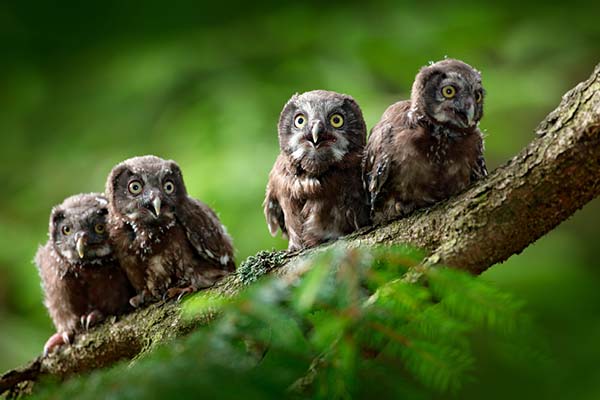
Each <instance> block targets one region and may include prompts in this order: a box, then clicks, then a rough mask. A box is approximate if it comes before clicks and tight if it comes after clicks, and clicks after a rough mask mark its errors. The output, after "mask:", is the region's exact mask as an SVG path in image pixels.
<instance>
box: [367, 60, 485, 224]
mask: <svg viewBox="0 0 600 400" xmlns="http://www.w3.org/2000/svg"><path fill="white" fill-rule="evenodd" d="M484 94H485V92H484V90H483V87H482V85H481V75H480V73H479V72H478V71H477V70H475V69H474V68H472V67H471V66H469V65H467V64H465V63H464V62H462V61H459V60H453V59H446V60H443V61H439V62H437V63H434V64H431V65H429V66H426V67H423V68H421V70H420V71H419V73H418V74H417V76H416V78H415V81H414V83H413V86H412V92H411V98H410V100H406V101H400V102H398V103H395V104H393V105H391V106H390V107H389V108H388V109H387V110H386V111H385V113H384V114H383V116H382V117H381V120H380V121H379V122H378V123H377V124H376V125H375V126H374V127H373V130H372V132H371V135H370V137H369V141H368V143H367V147H366V151H365V157H364V163H363V168H364V182H365V187H366V189H367V191H368V194H369V203H370V206H371V217H372V219H373V222H374V223H375V224H380V223H383V222H385V221H388V220H390V219H393V218H396V217H401V216H405V215H407V214H409V213H411V212H412V211H413V210H415V209H418V208H422V207H427V206H430V205H432V204H434V203H436V202H439V201H441V200H444V199H447V198H448V197H450V196H453V195H455V194H457V193H459V192H461V191H462V190H463V189H465V188H466V187H467V186H469V184H471V183H472V182H473V181H475V180H477V179H479V178H481V177H484V176H486V175H487V169H486V166H485V160H484V158H483V137H482V134H481V131H480V130H479V121H480V120H481V117H482V116H483V99H484Z"/></svg>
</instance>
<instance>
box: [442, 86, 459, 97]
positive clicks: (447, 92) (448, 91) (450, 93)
mask: <svg viewBox="0 0 600 400" xmlns="http://www.w3.org/2000/svg"><path fill="white" fill-rule="evenodd" d="M442 95H443V96H444V97H445V98H447V99H451V98H453V97H454V96H455V95H456V89H455V88H454V86H452V85H447V86H444V87H443V88H442Z"/></svg>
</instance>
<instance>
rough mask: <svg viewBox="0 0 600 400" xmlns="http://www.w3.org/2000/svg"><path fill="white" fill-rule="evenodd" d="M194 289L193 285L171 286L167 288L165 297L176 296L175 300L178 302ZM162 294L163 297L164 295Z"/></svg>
mask: <svg viewBox="0 0 600 400" xmlns="http://www.w3.org/2000/svg"><path fill="white" fill-rule="evenodd" d="M195 291H196V289H195V288H194V287H193V286H188V287H184V288H171V289H169V290H167V292H166V293H165V296H166V298H167V299H172V298H174V297H177V302H178V303H179V302H180V301H181V299H183V297H184V296H185V295H186V294H188V293H194V292H195ZM165 296H163V298H164V297H165Z"/></svg>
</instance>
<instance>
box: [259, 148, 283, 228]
mask: <svg viewBox="0 0 600 400" xmlns="http://www.w3.org/2000/svg"><path fill="white" fill-rule="evenodd" d="M285 180H286V163H285V159H284V157H283V156H282V155H281V154H280V155H279V156H278V157H277V160H275V164H274V165H273V169H272V170H271V172H270V173H269V181H268V183H267V193H266V195H265V201H264V203H263V208H264V212H265V219H266V220H267V225H268V227H269V232H270V233H271V236H275V235H276V234H277V230H278V229H281V233H282V235H283V237H284V238H286V239H287V237H288V228H287V226H286V225H285V214H284V212H283V208H282V207H281V203H280V202H279V196H280V192H281V190H282V188H283V187H285Z"/></svg>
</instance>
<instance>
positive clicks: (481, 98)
mask: <svg viewBox="0 0 600 400" xmlns="http://www.w3.org/2000/svg"><path fill="white" fill-rule="evenodd" d="M481 100H483V93H481V92H477V94H475V101H476V102H478V103H481Z"/></svg>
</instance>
